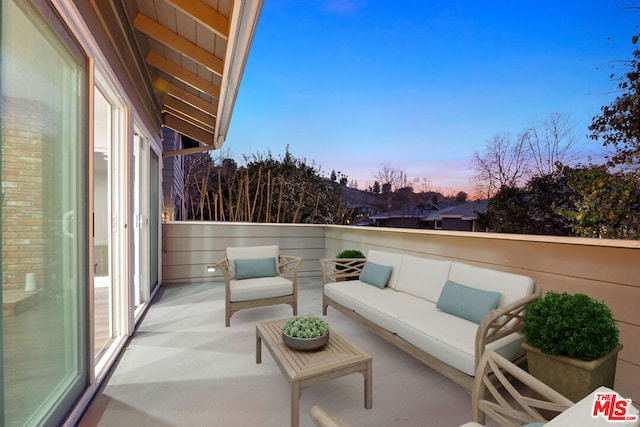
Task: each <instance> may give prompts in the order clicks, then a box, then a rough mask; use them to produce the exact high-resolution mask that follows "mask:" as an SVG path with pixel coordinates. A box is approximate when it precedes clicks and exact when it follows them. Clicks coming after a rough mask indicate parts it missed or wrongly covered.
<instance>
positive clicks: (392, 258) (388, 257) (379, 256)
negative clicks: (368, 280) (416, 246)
mask: <svg viewBox="0 0 640 427" xmlns="http://www.w3.org/2000/svg"><path fill="white" fill-rule="evenodd" d="M367 261H371V262H373V263H376V264H379V265H388V266H391V268H392V270H391V277H390V278H389V281H388V282H387V286H388V287H390V288H392V289H395V288H396V286H397V283H398V273H399V272H400V265H401V264H402V254H398V253H393V252H383V251H377V250H374V249H370V250H369V252H367Z"/></svg>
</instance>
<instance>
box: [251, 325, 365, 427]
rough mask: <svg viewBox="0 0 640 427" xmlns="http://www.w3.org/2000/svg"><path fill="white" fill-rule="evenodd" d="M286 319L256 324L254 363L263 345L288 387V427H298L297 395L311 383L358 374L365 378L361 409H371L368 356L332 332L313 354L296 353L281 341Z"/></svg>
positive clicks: (257, 359)
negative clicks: (289, 425)
mask: <svg viewBox="0 0 640 427" xmlns="http://www.w3.org/2000/svg"><path fill="white" fill-rule="evenodd" d="M286 320H287V319H280V320H271V321H267V322H260V323H257V324H256V363H261V362H262V344H261V343H264V346H265V347H266V348H267V350H269V353H271V356H272V357H273V359H274V360H275V361H276V363H277V364H278V366H279V367H280V370H281V371H282V374H283V375H284V376H285V378H286V379H287V381H288V382H289V385H290V387H291V426H292V427H298V426H299V424H300V413H299V412H300V394H301V393H302V390H304V389H305V388H306V387H309V386H310V385H313V384H318V383H321V382H324V381H328V380H332V379H334V378H339V377H342V376H345V375H349V374H353V373H356V372H360V373H361V374H362V375H363V376H364V407H365V408H366V409H371V406H372V394H371V390H372V384H371V382H372V370H371V365H372V364H371V356H369V355H368V354H366V353H365V352H363V351H362V350H360V349H359V348H358V347H356V346H355V345H353V344H351V343H350V342H349V341H347V340H346V338H344V337H343V336H342V335H340V334H339V333H338V332H336V331H334V330H333V329H331V332H330V336H329V342H328V343H327V345H325V346H324V347H323V348H321V349H319V350H315V351H297V350H293V349H291V348H289V347H287V346H286V345H285V344H284V342H282V327H283V325H284V322H285V321H286Z"/></svg>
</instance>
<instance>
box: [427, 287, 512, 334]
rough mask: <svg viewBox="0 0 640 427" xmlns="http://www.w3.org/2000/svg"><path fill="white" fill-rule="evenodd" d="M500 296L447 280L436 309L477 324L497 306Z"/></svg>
mask: <svg viewBox="0 0 640 427" xmlns="http://www.w3.org/2000/svg"><path fill="white" fill-rule="evenodd" d="M501 296H502V294H500V292H491V291H483V290H482V289H476V288H470V287H469V286H464V285H461V284H459V283H456V282H452V281H451V280H447V282H446V283H445V284H444V287H443V288H442V292H441V293H440V297H439V298H438V303H437V304H436V307H437V308H439V309H440V310H442V311H445V312H447V313H449V314H453V315H456V316H458V317H462V318H463V319H467V320H471V321H472V322H475V323H478V324H479V323H480V322H482V319H483V318H484V316H486V315H487V314H488V313H489V312H490V311H491V310H493V309H494V308H496V307H497V306H498V301H500V297H501Z"/></svg>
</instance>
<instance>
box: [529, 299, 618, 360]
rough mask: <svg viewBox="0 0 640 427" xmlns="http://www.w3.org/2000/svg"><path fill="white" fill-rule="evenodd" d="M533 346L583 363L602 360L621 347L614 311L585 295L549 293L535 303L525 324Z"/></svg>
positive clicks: (530, 308)
mask: <svg viewBox="0 0 640 427" xmlns="http://www.w3.org/2000/svg"><path fill="white" fill-rule="evenodd" d="M524 333H525V335H526V337H527V341H528V343H529V344H530V345H532V346H534V347H537V348H538V349H540V351H542V352H543V353H547V354H551V355H564V356H568V357H573V358H576V359H581V360H586V361H589V360H594V359H597V358H599V357H602V356H604V355H606V354H607V353H609V352H610V351H611V350H613V349H614V348H615V347H616V346H617V345H618V336H619V331H618V328H617V326H616V323H615V320H614V318H613V313H612V312H611V309H610V308H609V307H608V306H607V305H606V304H605V303H603V302H599V301H596V300H594V299H592V298H591V297H589V296H588V295H585V294H574V295H569V294H568V293H566V292H564V293H557V292H548V293H547V294H546V295H545V296H544V297H543V298H539V299H537V300H536V301H534V302H533V303H532V304H531V306H530V307H529V309H528V310H527V315H526V317H525V321H524Z"/></svg>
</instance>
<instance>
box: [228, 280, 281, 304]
mask: <svg viewBox="0 0 640 427" xmlns="http://www.w3.org/2000/svg"><path fill="white" fill-rule="evenodd" d="M230 288H231V301H233V302H235V301H251V300H257V299H263V298H272V297H281V296H284V295H291V294H293V282H292V281H291V280H289V279H286V278H284V277H282V276H274V277H259V278H255V279H243V280H235V279H233V280H231V282H230Z"/></svg>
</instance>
